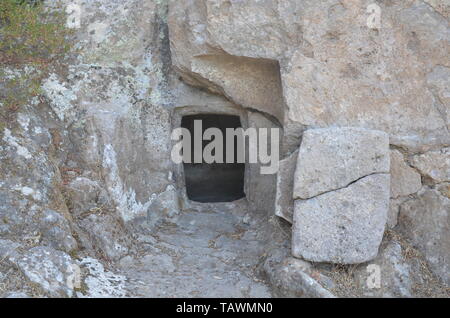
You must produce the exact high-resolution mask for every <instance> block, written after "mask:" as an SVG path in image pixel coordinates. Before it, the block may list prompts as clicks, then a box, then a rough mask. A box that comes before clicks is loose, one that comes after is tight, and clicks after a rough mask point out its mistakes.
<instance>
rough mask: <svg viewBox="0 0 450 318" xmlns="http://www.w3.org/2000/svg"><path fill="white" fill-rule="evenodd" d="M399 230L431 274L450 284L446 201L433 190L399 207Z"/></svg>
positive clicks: (449, 207) (449, 203) (449, 212)
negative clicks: (425, 263)
mask: <svg viewBox="0 0 450 318" xmlns="http://www.w3.org/2000/svg"><path fill="white" fill-rule="evenodd" d="M399 224H400V231H401V232H402V233H403V234H404V235H405V236H406V237H407V238H408V239H409V240H410V242H411V243H412V244H413V246H415V247H416V248H418V249H419V250H420V251H421V252H422V253H423V254H424V256H425V258H426V260H427V261H428V263H429V264H430V267H431V269H432V271H433V272H434V273H435V274H436V275H437V276H438V277H439V278H440V279H441V280H442V281H443V282H445V283H446V284H447V285H450V276H449V272H450V263H449V262H450V260H449V257H450V199H449V197H447V196H444V195H442V193H441V192H439V191H437V190H433V189H427V188H425V189H423V190H421V191H420V192H419V193H418V197H417V198H414V199H412V200H409V201H407V202H405V203H404V204H403V205H402V206H401V208H400V217H399Z"/></svg>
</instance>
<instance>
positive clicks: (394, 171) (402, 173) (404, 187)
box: [391, 150, 422, 199]
mask: <svg viewBox="0 0 450 318" xmlns="http://www.w3.org/2000/svg"><path fill="white" fill-rule="evenodd" d="M421 187H422V181H421V176H420V174H419V173H418V172H416V171H415V170H414V169H413V168H411V167H410V166H408V165H407V164H406V162H405V160H404V158H403V155H402V154H401V152H400V151H398V150H391V197H392V198H394V199H396V198H398V197H401V196H407V195H410V194H413V193H416V192H418V191H419V190H420V188H421Z"/></svg>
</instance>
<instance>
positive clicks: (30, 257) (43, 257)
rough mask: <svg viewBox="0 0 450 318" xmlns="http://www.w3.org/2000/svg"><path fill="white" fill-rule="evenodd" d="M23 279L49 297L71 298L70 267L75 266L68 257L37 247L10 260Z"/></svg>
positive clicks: (52, 250) (62, 253)
mask: <svg viewBox="0 0 450 318" xmlns="http://www.w3.org/2000/svg"><path fill="white" fill-rule="evenodd" d="M11 261H12V262H13V263H15V264H16V265H17V267H18V268H19V269H20V271H21V272H22V273H23V274H24V275H25V277H26V278H27V279H28V280H30V281H31V282H32V283H35V284H37V285H38V286H39V287H40V288H42V289H43V290H44V291H45V292H46V293H48V295H49V296H50V297H71V296H72V295H73V290H72V289H71V288H70V286H69V284H68V279H69V278H70V277H69V276H70V275H71V270H70V268H71V267H70V266H72V265H73V264H75V262H74V261H73V260H72V259H71V257H70V256H69V255H67V254H66V253H64V252H61V251H56V250H54V249H52V248H49V247H42V246H38V247H35V248H32V249H31V250H29V251H28V252H27V253H25V254H24V255H21V256H17V257H15V258H13V259H12V260H11Z"/></svg>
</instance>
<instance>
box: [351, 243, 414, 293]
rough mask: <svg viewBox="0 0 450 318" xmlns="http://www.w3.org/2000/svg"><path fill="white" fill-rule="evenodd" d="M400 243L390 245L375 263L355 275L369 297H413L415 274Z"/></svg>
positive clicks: (366, 265)
mask: <svg viewBox="0 0 450 318" xmlns="http://www.w3.org/2000/svg"><path fill="white" fill-rule="evenodd" d="M411 272H412V268H411V266H410V265H409V264H408V262H407V260H406V259H405V257H404V256H403V254H402V247H401V245H400V244H399V243H398V242H395V241H394V242H391V243H389V244H388V245H387V246H386V247H385V248H383V250H381V251H380V255H378V256H377V258H376V259H374V260H373V261H371V262H369V263H367V264H365V265H363V266H361V267H360V268H358V270H357V271H356V273H355V276H356V281H357V283H358V286H359V288H361V290H362V291H363V293H364V295H365V296H367V297H412V289H413V277H412V276H413V273H411Z"/></svg>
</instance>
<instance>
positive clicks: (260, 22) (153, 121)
mask: <svg viewBox="0 0 450 318" xmlns="http://www.w3.org/2000/svg"><path fill="white" fill-rule="evenodd" d="M373 2H374V1H372V0H357V1H356V0H324V1H314V0H302V1H297V0H286V1H270V0H264V1H234V0H233V1H222V0H208V1H206V0H190V1H176V0H170V1H167V0H126V1H124V0H92V1H72V0H55V1H45V3H46V5H48V6H50V7H55V8H58V9H57V10H61V9H63V10H64V9H67V13H68V15H69V17H68V26H70V27H72V28H73V31H74V43H75V47H74V50H72V52H70V53H69V54H68V55H67V56H66V57H65V58H64V59H63V60H61V61H57V62H56V64H55V65H49V66H48V68H47V70H46V71H45V73H43V72H42V71H41V70H38V69H36V68H35V67H33V66H30V65H23V66H18V65H6V64H5V63H1V64H0V73H1V75H2V76H0V115H1V116H0V162H1V164H0V297H45V296H66V297H69V296H72V297H127V296H131V297H133V296H143V297H149V296H167V295H169V296H185V297H186V296H210V297H211V296H228V297H235V296H239V297H243V296H245V297H247V296H250V297H259V296H262V297H266V296H271V295H277V296H296V297H298V296H300V297H306V296H309V297H315V296H327V295H329V293H332V294H335V295H339V296H347V295H351V296H368V294H365V289H364V287H362V286H359V285H358V284H354V282H353V280H352V279H348V278H349V275H348V273H347V272H346V269H348V268H347V267H344V270H340V269H339V270H335V269H334V267H332V266H334V265H329V267H324V268H322V267H321V266H322V265H320V266H319V265H318V264H309V263H307V262H303V261H300V260H293V259H291V258H290V245H291V244H290V243H291V238H290V233H289V232H290V229H289V228H288V224H287V222H284V223H283V224H281V222H280V220H278V219H277V218H275V217H273V215H274V211H273V206H274V204H273V203H274V200H275V191H276V188H278V189H279V190H280V191H279V192H278V201H277V202H278V204H279V206H281V208H282V212H280V214H282V215H284V216H285V217H286V218H287V219H289V214H290V213H291V212H290V211H289V206H290V202H292V201H291V199H292V196H291V194H292V188H291V189H289V187H290V186H289V184H291V183H293V182H294V180H293V178H292V179H288V178H285V177H286V174H285V172H284V168H285V167H282V171H281V172H280V176H279V179H278V180H279V182H278V185H277V183H276V181H275V176H274V175H272V176H260V175H258V174H257V173H255V172H256V171H258V170H259V167H258V166H254V167H252V168H251V169H247V171H249V175H247V179H246V180H247V181H246V182H247V186H248V187H247V194H248V199H249V201H250V209H248V210H247V207H246V205H245V204H244V205H241V204H238V203H232V204H229V205H226V206H219V207H218V206H213V205H205V206H195V209H193V211H191V210H189V208H190V207H191V205H190V203H189V202H187V201H186V200H185V198H184V197H183V195H182V193H183V188H182V187H180V186H179V185H180V184H182V180H181V179H182V177H183V175H182V173H181V174H180V173H177V171H179V170H180V169H179V167H174V165H173V164H172V163H171V161H170V149H171V145H172V143H171V140H170V133H171V130H172V128H174V125H175V123H176V122H175V120H174V118H175V117H176V116H175V114H176V113H177V112H178V111H179V110H180V109H183V110H185V111H186V113H188V112H189V111H190V112H192V113H198V112H199V111H202V112H205V111H207V112H214V113H225V114H226V113H229V112H230V111H231V109H232V110H234V111H237V112H238V114H239V115H240V116H241V119H243V121H244V122H246V123H247V124H251V125H252V127H253V126H254V127H281V128H283V134H282V138H283V142H282V146H283V147H282V148H283V149H282V157H283V158H285V157H286V156H287V155H289V154H291V153H294V152H295V151H296V150H297V148H298V147H299V145H300V144H301V142H302V139H303V138H304V137H305V136H307V134H305V136H303V132H304V131H307V130H311V129H317V128H331V127H334V128H337V127H349V126H351V127H359V128H364V129H370V130H372V129H374V130H375V129H376V130H380V131H384V132H385V133H386V134H388V135H389V143H390V144H391V146H392V147H391V148H392V149H399V150H400V151H401V153H402V156H403V158H401V157H400V155H399V153H396V152H395V151H394V153H391V155H392V156H393V165H392V169H391V173H392V175H393V179H392V192H391V193H392V196H393V198H392V200H391V204H390V205H391V210H390V213H389V221H388V223H389V225H390V226H394V225H395V224H396V223H397V221H396V216H397V214H398V213H397V211H398V210H400V211H401V213H400V217H399V219H398V224H397V226H396V227H395V228H394V229H393V231H394V232H395V233H397V234H398V235H399V236H405V237H406V238H407V239H408V241H410V242H411V243H412V244H413V245H414V246H416V247H417V249H418V250H419V251H421V252H422V253H423V254H424V257H423V258H418V259H420V262H419V261H418V262H417V263H419V264H420V266H416V265H415V263H414V262H413V261H412V260H411V258H410V253H411V249H410V248H408V247H404V246H403V245H402V253H403V254H406V255H408V257H403V258H402V257H400V255H399V254H400V251H399V249H398V247H397V246H396V245H395V244H394V245H392V247H390V248H388V249H386V250H384V249H383V250H382V251H381V253H382V254H381V255H380V256H379V258H377V259H376V262H378V259H386V260H391V261H382V263H383V264H385V265H383V266H385V268H386V269H387V271H388V273H389V272H390V271H391V270H390V269H394V268H397V269H398V270H396V271H395V272H394V271H392V273H393V274H392V275H391V277H394V278H393V279H394V280H393V282H395V283H393V284H390V283H389V284H388V285H383V290H382V292H380V293H378V292H374V293H373V295H382V296H391V295H392V296H398V295H408V292H409V283H408V280H407V276H406V274H405V275H403V274H399V273H402V268H407V267H409V268H410V269H411V272H417V273H418V274H417V275H410V279H411V281H412V285H413V286H418V287H417V288H412V291H411V295H412V296H415V295H424V294H425V295H431V296H434V295H441V294H443V295H445V296H448V292H447V293H445V292H444V293H441V294H439V293H438V292H437V291H436V292H435V290H434V289H429V288H428V287H430V285H433V286H438V283H436V282H435V281H434V280H433V279H432V278H429V279H428V278H427V279H424V277H428V276H427V275H428V274H427V275H425V274H424V273H423V272H420V271H416V270H415V269H414V267H415V266H416V267H420V268H422V267H424V268H425V267H428V265H427V264H426V263H428V264H429V265H430V268H431V269H432V270H433V271H434V273H436V274H437V275H439V276H440V277H441V280H442V281H447V283H448V277H447V278H446V277H445V273H448V264H449V261H448V259H447V256H448V255H449V251H448V244H447V243H448V242H449V241H450V240H449V239H448V235H447V234H448V233H449V231H448V224H449V221H448V210H449V207H448V200H449V198H450V186H449V183H448V182H449V177H448V176H449V163H448V158H449V155H448V147H449V145H450V134H449V130H448V128H449V118H450V117H449V114H450V112H449V109H450V108H449V92H448V88H449V87H450V85H449V78H450V77H449V73H450V71H449V70H450V64H449V60H448V56H449V34H450V29H449V20H448V17H449V12H450V11H449V5H448V3H447V1H445V0H424V1H421V0H405V1H377V2H376V4H378V5H379V6H380V9H381V11H380V13H381V25H379V26H377V27H375V28H373V27H370V26H369V25H368V23H367V21H368V20H367V19H368V18H369V16H370V13H369V12H368V11H367V8H368V5H371V4H373ZM60 5H61V6H60ZM74 5H79V11H78V10H74ZM59 6H60V7H59ZM77 12H79V13H80V15H79V16H77ZM78 18H79V21H77V20H78ZM77 22H79V25H77ZM32 74H36V75H37V76H39V77H42V79H43V81H42V87H41V89H40V92H39V94H38V96H35V97H30V98H29V99H28V100H26V101H24V102H23V105H17V106H18V107H17V108H15V109H12V110H11V111H10V110H8V111H6V112H5V105H6V103H5V100H4V96H7V95H8V94H11V93H13V94H15V93H17V92H19V91H20V90H22V91H23V90H26V89H27V77H29V76H30V75H32ZM23 79H25V81H24V80H23ZM11 81H12V82H14V85H13V86H14V87H11V85H9V84H8V83H9V82H11ZM382 138H384V139H386V138H385V137H382ZM349 140H351V141H352V143H353V141H357V140H358V138H354V136H351V137H350V138H349ZM383 143H386V144H387V142H386V141H383ZM378 145H379V144H378ZM315 146H317V147H319V148H316V150H317V149H320V145H315ZM377 147H378V146H377V144H373V140H372V139H370V138H369V139H367V140H366V141H364V143H362V142H361V147H360V150H361V152H360V154H359V155H361V154H362V155H363V156H364V155H366V154H369V153H372V152H373V151H375V150H376V149H377ZM386 149H387V148H386ZM340 154H341V152H340V151H337V152H336V153H335V154H333V155H332V156H328V159H327V161H326V162H325V165H324V166H326V167H331V166H332V165H334V164H335V162H334V163H333V160H335V159H336V158H335V157H336V155H340ZM384 154H385V157H383V160H382V162H384V163H385V162H387V160H388V154H387V150H386V152H385V153H384ZM317 158H320V157H317ZM348 159H349V160H350V159H351V158H348ZM287 160H288V161H289V159H287ZM350 161H351V160H350ZM350 161H348V162H350ZM284 164H285V162H283V163H282V166H283V165H284ZM364 165H365V167H360V168H358V169H355V166H354V165H353V167H352V169H348V170H347V171H346V172H345V174H344V176H343V177H339V178H338V179H339V180H341V179H342V180H341V181H339V180H337V182H335V181H336V180H334V181H333V182H334V183H333V182H331V183H327V185H326V188H327V187H328V189H326V190H325V193H323V194H320V193H322V192H320V193H317V194H316V197H314V198H311V200H308V201H311V202H309V203H308V201H305V202H303V203H302V204H305V205H312V203H314V202H318V201H320V200H322V199H323V198H324V197H326V198H328V197H330V198H332V199H333V198H336V197H337V196H338V197H341V198H342V197H346V195H345V194H346V193H347V192H352V193H353V194H354V195H355V196H356V197H357V199H358V200H357V201H356V203H355V197H351V200H350V197H349V200H348V201H349V202H353V203H354V204H357V205H358V206H361V207H364V206H369V207H370V206H372V207H373V208H375V207H376V206H377V205H378V204H380V205H381V201H376V202H375V201H373V196H375V195H377V193H378V192H376V191H375V192H370V193H363V192H364V191H366V190H368V189H369V188H376V187H380V189H379V191H380V193H381V192H382V193H383V197H384V195H387V197H388V196H389V190H388V185H386V183H385V182H384V180H383V182H382V183H379V184H378V185H372V186H370V187H369V186H367V189H366V188H365V187H363V186H361V184H360V183H364V182H366V181H367V180H370V179H372V178H383V176H382V175H380V174H379V173H380V172H383V173H388V172H389V167H385V168H386V169H384V168H383V169H381V168H380V167H379V166H377V165H376V164H374V161H371V160H370V158H369V160H366V161H365V163H364ZM343 166H344V167H345V164H344V165H343ZM411 167H412V168H414V169H415V171H413V170H411ZM338 168H341V167H338ZM294 169H295V168H294ZM181 170H182V169H181ZM371 170H374V172H367V171H371ZM381 170H382V171H381ZM322 172H323V171H322ZM335 173H336V172H335V171H332V173H331V175H334V176H337V174H335ZM372 173H375V174H374V175H371V176H368V175H369V174H372ZM417 173H420V174H421V178H422V182H423V184H424V187H423V189H422V190H421V191H420V192H419V193H415V192H416V190H417V189H418V187H419V182H418V181H419V180H418V175H417ZM327 178H329V179H327ZM355 178H356V179H355ZM280 180H281V181H280ZM282 180H285V181H282ZM320 180H328V181H327V182H329V181H330V180H333V177H329V176H325V177H320ZM340 182H342V183H343V184H340ZM352 182H353V183H352ZM336 183H337V184H338V186H336ZM330 186H331V187H330ZM381 188H382V189H381ZM328 191H330V192H328ZM349 195H350V194H349ZM289 196H291V197H289ZM394 197H395V199H394ZM363 198H365V199H366V200H365V201H366V202H362V201H363ZM384 198H385V197H384ZM387 201H388V199H386V198H385V200H384V201H383V206H384V208H385V207H386V206H387ZM280 202H281V203H280ZM244 206H245V207H244ZM326 206H330V210H329V211H333V209H339V210H340V211H347V209H349V210H350V211H355V210H354V209H350V206H351V205H345V203H344V201H327V202H324V204H323V207H317V209H316V206H314V212H315V213H318V214H320V213H321V212H325V211H324V210H325V207H326ZM286 208H287V209H286ZM384 208H383V209H384ZM187 211H188V212H189V213H186V212H187ZM378 211H381V208H380V210H378ZM256 212H260V213H256ZM266 212H267V213H266ZM335 212H336V213H337V212H338V211H335ZM358 212H359V213H357V214H350V215H351V216H352V218H351V219H352V220H354V221H361V218H362V217H363V216H364V215H365V213H369V212H370V211H369V210H368V209H361V210H359V211H358ZM277 213H278V212H277ZM322 214H323V215H324V216H326V217H329V216H330V214H326V213H322ZM348 215H349V214H348V213H347V216H348ZM374 215H377V218H375V219H374V220H377V222H376V223H377V224H376V225H374V226H372V225H371V226H370V229H369V230H367V231H365V233H364V234H365V235H367V236H370V238H369V239H368V240H362V242H360V243H361V245H363V244H366V245H367V246H369V247H368V248H367V249H365V254H367V255H365V256H366V257H362V256H361V255H359V256H360V257H359V259H358V261H360V260H361V259H365V258H367V257H369V255H368V254H370V257H374V256H375V254H376V251H375V250H376V246H377V244H379V239H380V237H381V235H382V229H381V228H382V226H381V223H383V222H385V217H384V216H382V213H381V212H380V213H375V212H374V214H371V215H370V216H371V217H370V218H366V219H365V220H362V221H361V222H362V224H363V225H364V226H368V225H367V224H368V223H369V221H370V222H372V221H373V220H372V217H373V216H374ZM315 216H317V214H316V215H314V214H312V215H311V218H310V220H313V219H314V218H313V217H315ZM308 217H309V216H308ZM306 220H307V219H306ZM338 220H339V222H344V221H345V222H347V221H348V220H347V219H346V218H345V217H339V219H338ZM241 221H242V222H241ZM318 221H320V222H322V221H323V219H320V220H318ZM378 221H379V222H380V223H378ZM320 222H319V223H320ZM333 222H334V223H333ZM339 222H337V220H332V222H331V223H330V226H332V225H340V224H339ZM349 223H351V222H350V221H349ZM280 224H281V225H280ZM351 224H353V223H351ZM296 226H298V224H296ZM314 226H316V224H314ZM363 228H364V227H363ZM358 229H361V226H359V227H358ZM334 230H336V228H334ZM316 232H317V231H316ZM318 233H320V231H318V232H317V233H312V236H308V238H307V239H309V240H310V242H313V241H312V240H311V239H312V238H314V235H315V234H318ZM336 233H338V234H339V235H341V233H342V232H340V229H338V230H336ZM349 233H350V232H349ZM358 233H362V231H359V230H357V231H354V232H352V233H351V234H349V235H350V236H349V238H350V239H349V240H344V242H347V241H348V242H350V243H351V242H352V238H355V237H356V236H352V235H353V234H355V235H357V234H358ZM342 235H343V234H342ZM336 238H339V236H336ZM346 238H347V237H346ZM326 239H329V237H328V236H327V237H326ZM332 239H334V237H332ZM386 239H387V240H391V238H390V236H389V237H387V238H386ZM205 240H206V241H207V243H208V244H207V245H205ZM275 241H276V242H275ZM400 241H401V242H403V241H402V240H399V242H400ZM307 242H309V241H307ZM315 243H317V242H315ZM319 243H320V242H319ZM387 243H389V242H387ZM354 246H356V245H354ZM281 250H282V251H283V252H282V253H281V254H282V255H279V257H278V256H276V257H275V256H274V257H272V256H273V255H274V253H275V252H279V251H281ZM324 250H326V249H324ZM349 250H351V249H349ZM347 256H348V255H346V257H347ZM349 258H350V256H349ZM351 258H352V259H353V260H356V258H357V257H354V255H351ZM405 262H406V264H405ZM68 264H75V265H77V266H80V268H81V277H80V280H81V287H80V288H79V289H78V288H77V289H76V290H74V289H73V288H71V286H70V285H68V284H67V282H66V278H68V277H67V276H70V275H71V273H70V271H69V272H66V268H65V267H66V265H68ZM390 264H394V265H390ZM364 265H365V264H361V265H359V266H364ZM258 266H262V267H264V270H262V272H265V274H266V276H267V277H266V278H267V279H266V280H265V279H264V278H261V276H260V275H258V274H257V273H256V268H257V267H258ZM323 266H325V265H323ZM327 266H328V265H327ZM348 272H350V270H349V271H348ZM406 272H407V271H406V270H405V271H404V273H406ZM431 276H432V275H431ZM402 277H405V278H406V280H405V281H404V282H403V283H401V282H399V281H398V280H397V278H398V279H400V278H402ZM329 278H330V279H329ZM180 281H182V282H184V283H183V284H181V286H180ZM346 281H350V282H352V286H353V287H354V288H348V287H349V286H348V285H347V283H346ZM424 282H425V283H426V284H425V283H424ZM155 286H158V287H161V288H155ZM224 286H225V287H224ZM241 287H243V288H241ZM425 289H426V290H432V292H431V294H430V293H428V294H427V293H423V291H424V290H425ZM442 290H444V291H445V289H442ZM347 291H349V292H348V293H347ZM403 291H405V292H403ZM369 296H370V295H369Z"/></svg>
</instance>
